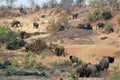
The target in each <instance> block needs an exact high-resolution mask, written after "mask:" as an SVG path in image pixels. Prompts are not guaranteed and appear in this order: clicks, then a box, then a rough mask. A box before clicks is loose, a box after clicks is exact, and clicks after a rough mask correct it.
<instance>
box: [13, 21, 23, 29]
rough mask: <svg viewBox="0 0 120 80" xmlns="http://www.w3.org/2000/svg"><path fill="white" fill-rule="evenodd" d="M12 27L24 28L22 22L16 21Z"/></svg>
mask: <svg viewBox="0 0 120 80" xmlns="http://www.w3.org/2000/svg"><path fill="white" fill-rule="evenodd" d="M11 26H12V27H14V26H15V27H19V26H22V25H21V23H20V21H18V20H14V21H13V22H12V23H11Z"/></svg>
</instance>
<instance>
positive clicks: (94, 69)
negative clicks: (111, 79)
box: [85, 64, 101, 77]
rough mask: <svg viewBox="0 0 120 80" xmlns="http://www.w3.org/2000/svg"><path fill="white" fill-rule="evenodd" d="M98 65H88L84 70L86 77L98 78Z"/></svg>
mask: <svg viewBox="0 0 120 80" xmlns="http://www.w3.org/2000/svg"><path fill="white" fill-rule="evenodd" d="M100 70H101V68H100V65H98V64H88V65H87V66H86V68H85V71H86V72H85V75H86V77H98V76H99V74H100Z"/></svg>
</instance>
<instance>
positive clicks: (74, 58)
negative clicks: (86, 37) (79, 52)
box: [69, 55, 78, 64]
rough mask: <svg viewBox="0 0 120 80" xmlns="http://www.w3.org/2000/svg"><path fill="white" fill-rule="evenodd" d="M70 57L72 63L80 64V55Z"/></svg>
mask: <svg viewBox="0 0 120 80" xmlns="http://www.w3.org/2000/svg"><path fill="white" fill-rule="evenodd" d="M69 59H70V60H71V62H72V63H77V64H78V57H76V56H72V55H71V56H70V57H69Z"/></svg>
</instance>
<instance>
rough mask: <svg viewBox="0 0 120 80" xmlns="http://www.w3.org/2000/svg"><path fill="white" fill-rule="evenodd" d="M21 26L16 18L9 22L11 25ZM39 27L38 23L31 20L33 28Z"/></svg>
mask: <svg viewBox="0 0 120 80" xmlns="http://www.w3.org/2000/svg"><path fill="white" fill-rule="evenodd" d="M20 26H22V24H21V22H20V21H18V20H14V21H13V22H12V23H11V27H16V28H17V27H20ZM38 27H39V24H38V23H37V22H33V28H36V29H37V28H38Z"/></svg>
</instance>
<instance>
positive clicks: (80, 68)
mask: <svg viewBox="0 0 120 80" xmlns="http://www.w3.org/2000/svg"><path fill="white" fill-rule="evenodd" d="M86 66H87V65H86V64H84V63H82V64H80V65H78V66H77V67H76V68H75V71H76V72H77V73H78V74H79V77H85V76H86Z"/></svg>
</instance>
